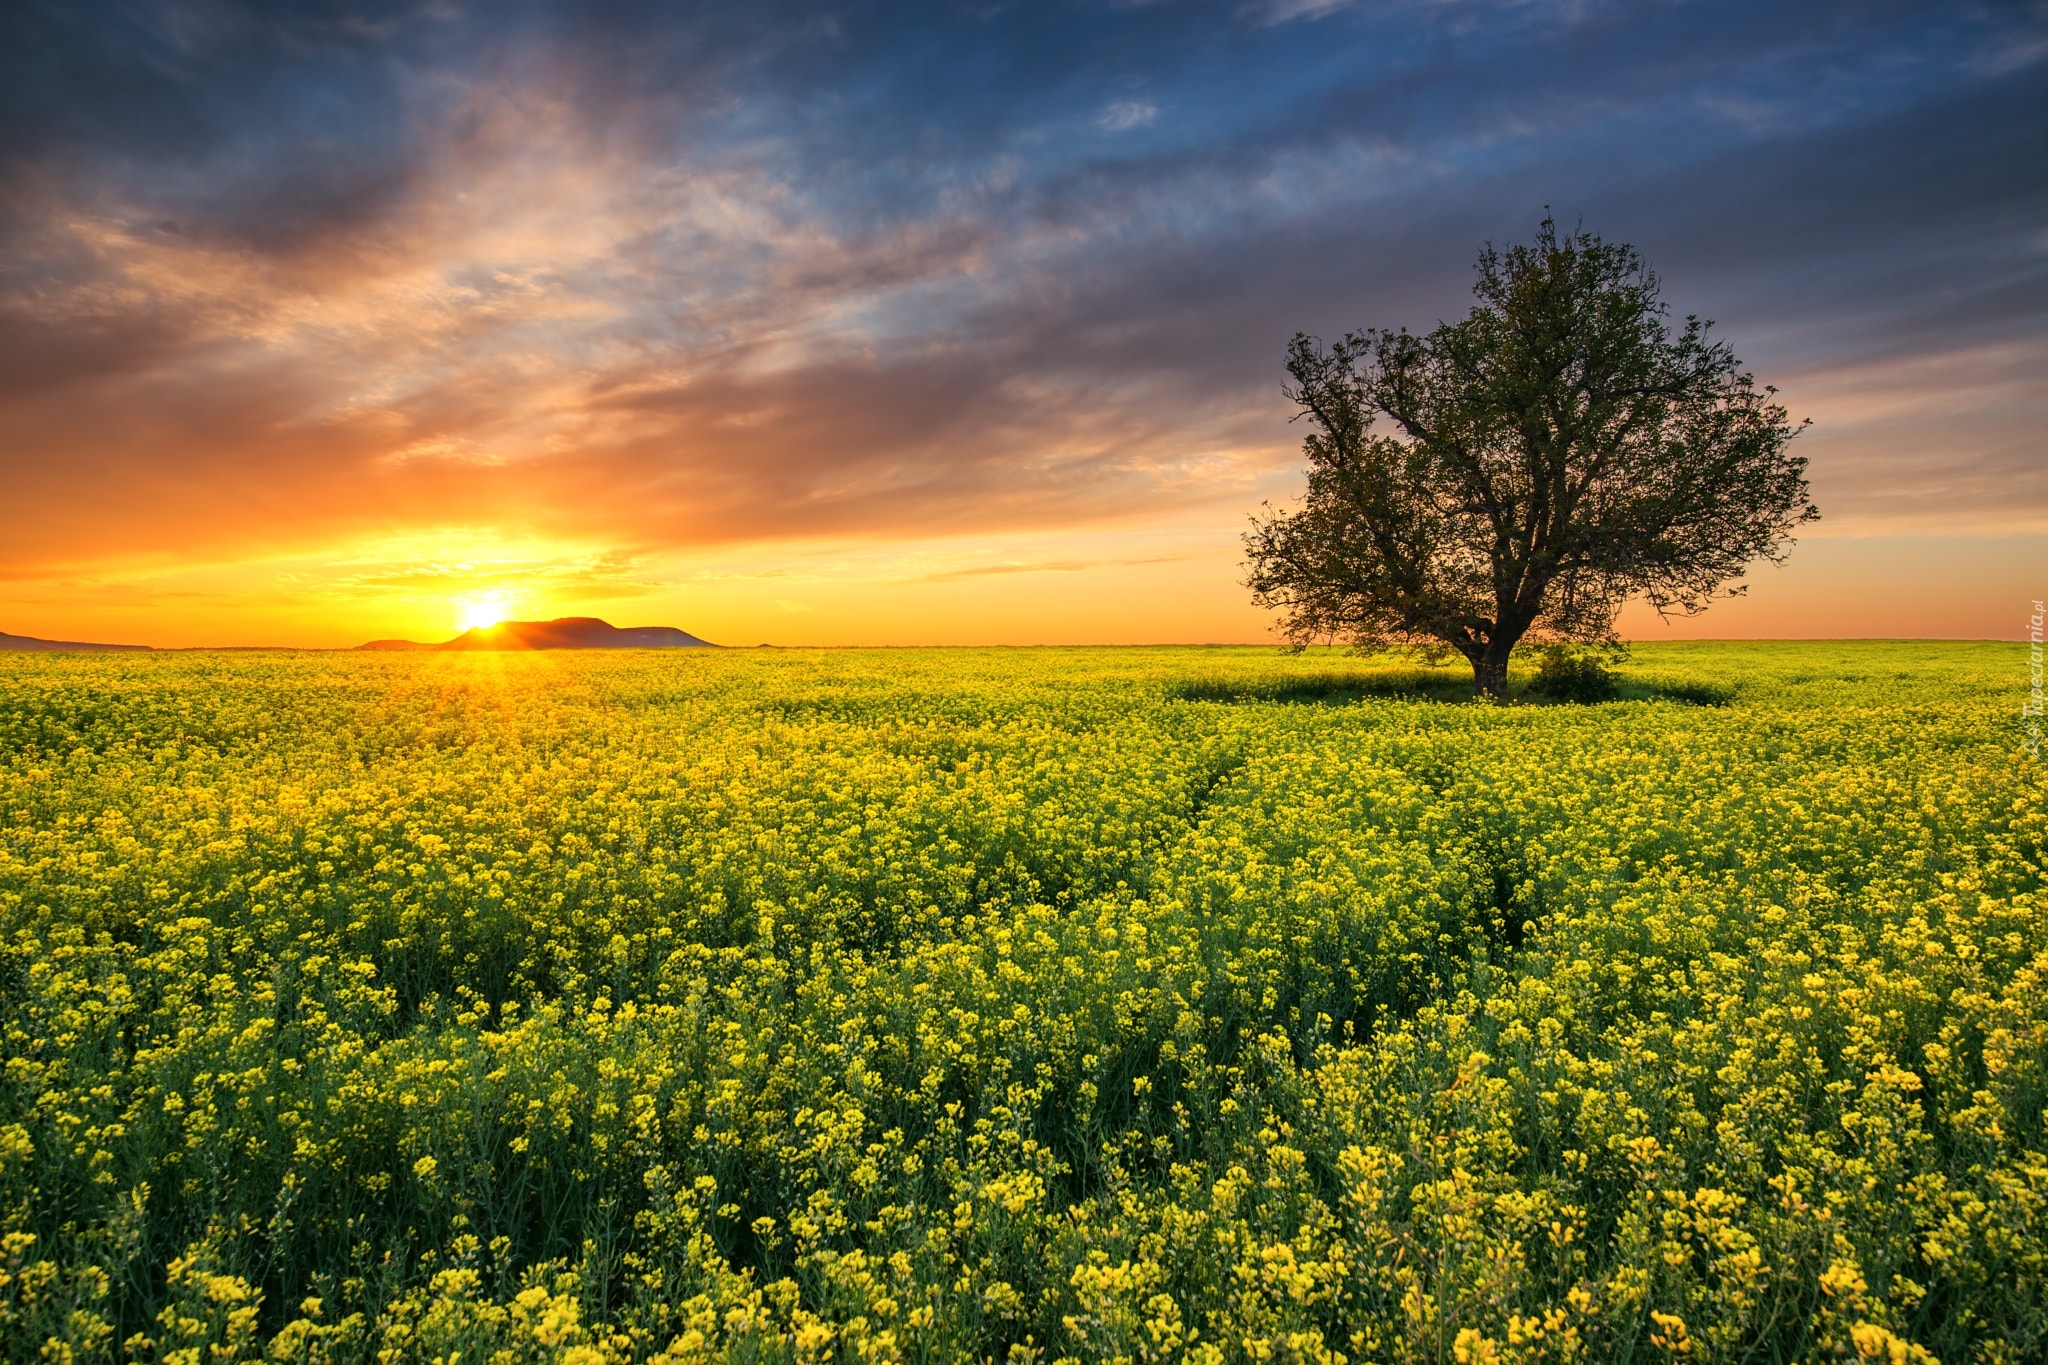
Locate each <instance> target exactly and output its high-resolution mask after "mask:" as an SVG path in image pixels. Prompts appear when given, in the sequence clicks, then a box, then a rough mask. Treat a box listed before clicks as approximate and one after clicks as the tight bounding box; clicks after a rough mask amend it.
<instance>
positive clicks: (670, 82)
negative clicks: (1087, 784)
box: [0, 0, 2048, 646]
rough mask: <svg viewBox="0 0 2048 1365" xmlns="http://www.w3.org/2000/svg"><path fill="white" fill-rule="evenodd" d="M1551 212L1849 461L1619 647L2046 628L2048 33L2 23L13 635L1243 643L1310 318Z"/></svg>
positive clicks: (1022, 24) (656, 12) (380, 18)
mask: <svg viewBox="0 0 2048 1365" xmlns="http://www.w3.org/2000/svg"><path fill="white" fill-rule="evenodd" d="M1546 209H1548V210H1549V211H1551V212H1553V213H1554V214H1555V215H1556V216H1557V218H1558V220H1559V221H1560V222H1562V223H1565V224H1583V225H1584V226H1585V227H1586V228H1587V229H1589V230H1592V231H1594V232H1597V233H1599V234H1601V235H1602V236H1604V237H1606V238H1608V239H1609V240H1619V241H1626V242H1630V243H1633V244H1634V245H1635V246H1636V247H1637V248H1639V249H1640V250H1641V251H1642V252H1643V254H1644V255H1645V256H1646V257H1647V258H1648V260H1649V261H1650V263H1651V265H1652V266H1653V267H1654V268H1655V269H1656V270H1657V271H1658V273H1659V275H1660V276H1661V278H1662V280H1663V282H1664V297H1665V299H1666V300H1667V301H1668V302H1669V303H1670V304H1671V306H1672V308H1673V310H1674V312H1676V313H1678V314H1687V313H1698V314H1700V315H1703V316H1705V317H1708V318H1711V319H1713V320H1714V321H1715V323H1716V328H1715V332H1716V334H1717V335H1719V336H1721V337H1723V338H1725V339H1726V340H1728V341H1729V342H1730V343H1731V344H1732V345H1733V346H1734V348H1735V350H1736V353H1737V354H1738V355H1739V356H1740V357H1741V359H1742V361H1743V364H1744V366H1745V368H1747V369H1750V370H1752V371H1754V372H1755V374H1756V375H1757V377H1758V379H1759V380H1760V381H1762V382H1766V383H1770V384H1773V385H1775V386H1777V388H1778V389H1779V391H1780V396H1781V398H1782V401H1784V402H1785V403H1786V404H1787V406H1788V407H1789V408H1790V409H1791V411H1792V412H1793V414H1794V415H1795V416H1796V417H1802V418H1805V417H1810V418H1812V419H1813V425H1812V427H1811V428H1810V429H1809V430H1807V431H1806V432H1805V434H1803V435H1802V436H1801V437H1800V438H1799V444H1798V449H1799V451H1800V452H1801V453H1803V454H1804V455H1805V456H1806V457H1807V458H1808V459H1809V461H1810V469H1809V474H1810V477H1811V480H1812V487H1813V496H1814V500H1815V502H1816V503H1817V505H1818V506H1819V507H1820V509H1821V512H1822V514H1823V518H1822V520H1821V521H1820V522H1819V523H1817V524H1816V525H1813V526H1810V527H1806V528H1803V529H1802V531H1801V533H1800V538H1799V543H1798V544H1797V545H1796V546H1795V547H1794V548H1793V549H1792V552H1791V554H1790V557H1789V558H1788V560H1787V562H1786V563H1785V564H1784V565H1783V566H1772V565H1767V564H1766V565H1760V566H1758V567H1756V568H1754V569H1753V570H1752V571H1751V572H1750V574H1749V576H1748V579H1747V581H1748V583H1749V585H1750V587H1749V592H1748V595H1747V596H1746V597H1744V598H1742V599H1739V600H1735V601H1730V602H1725V603H1721V604H1719V605H1716V606H1715V607H1714V608H1712V609H1711V610H1710V611H1708V612H1707V613H1706V614H1705V615H1703V616H1701V617H1698V618H1696V619H1693V620H1689V621H1681V622H1664V621H1660V620H1659V619H1658V618H1657V617H1656V616H1655V615H1654V614H1651V613H1648V612H1647V611H1646V610H1644V609H1641V608H1631V610H1630V611H1629V612H1628V613H1627V614H1626V615H1625V617H1624V623H1623V624H1624V630H1625V632H1626V633H1627V634H1629V635H1630V636H1632V637H1633V638H1636V639H1640V640H1655V639H1663V638H1678V637H1688V636H1690V637H1724V638H1734V637H1759V636H1785V637H1842V636H1894V637H1897V636H1943V637H1973V638H2016V637H2017V636H2018V635H2019V634H2020V633H2021V632H2022V631H2023V629H2024V627H2025V624H2026V615H2027V613H2028V611H2029V609H2030V605H2031V601H2032V599H2034V598H2039V597H2044V596H2048V438H2044V436H2043V435H2042V433H2043V432H2044V431H2048V325H2044V324H2048V6H2044V5H2042V4H2039V3H2004V4H1972V3H1967V2H1965V3H1944V4H1891V3H1885V0H1854V2H1853V3H1852V2H1850V0H1844V2H1843V3H1831V2H1830V0H1803V2H1802V3H1800V4H1796V5H1785V4H1777V3H1761V2H1760V0H1716V2H1715V3H1685V2H1683V0H1672V2H1670V3H1643V4H1612V3H1601V2H1600V0H1566V2H1565V3H1545V2H1544V0H1526V2H1524V3H1496V2H1492V0H1412V2H1411V0H1358V2H1357V3H1345V2H1344V0H1233V2H1231V3H1218V4H1210V3H1200V2H1198V0H1153V2H1152V3H1102V4H1053V3H1046V4H999V3H979V4H960V5H925V4H918V3H908V2H907V0H890V3H879V4H871V5H862V4H836V5H835V4H783V3H779V0H749V3H747V4H744V5H711V4H699V5H675V4H663V5H655V4H635V3H625V2H623V0H620V2H611V0H582V2H581V3H564V4H544V3H533V2H532V0H499V2H498V3H492V4H464V3H456V2H455V0H429V2H428V3H391V4H348V3H309V4H266V5H247V4H238V3H232V2H231V0H205V2H199V3H157V4H148V3H139V2H137V0H129V2H128V3H118V4H95V3H89V2H85V0H68V2H67V3H42V2H41V0H14V3H10V4H9V5H7V6H5V7H4V8H0V630H4V631H8V632H12V633H15V634H30V635H40V636H44V637H52V638H63V639H100V640H118V641H133V642H140V643H148V644H155V645H160V646H177V645H203V644H279V645H304V646H339V645H351V644H355V643H359V642H361V641H363V640H366V639H370V638H376V637H384V636H408V637H410V638H415V639H442V638H446V637H448V636H450V635H453V634H454V633H455V632H456V631H457V630H458V629H460V628H462V627H463V626H464V625H466V624H469V623H473V622H476V621H481V620H487V619H495V618H497V617H500V616H511V617H519V618H545V617H551V616H558V615H571V614H575V615H596V616H602V617H604V618H606V619H608V620H611V621H613V622H614V623H617V624H621V625H643V624H665V625H676V626H681V627H682V628H684V629H686V630H690V631H693V632H695V633H696V634H698V635H701V636H704V637H706V638H708V639H712V640H715V641H718V642H720V643H731V644H753V643H757V642H763V641H772V642H775V643H782V644H798V643H816V644H920V643H928V644H949V643H995V644H1039V643H1045V644H1058V643H1118V642H1127V643H1153V642H1224V641H1258V640H1266V639H1271V638H1273V637H1272V635H1271V624H1272V623H1271V621H1270V619H1269V618H1268V616H1267V615H1266V614H1264V613H1262V612H1260V611H1258V610H1256V609H1255V608H1254V607H1253V606H1252V605H1251V603H1250V600H1249V594H1248V593H1247V592H1246V590H1245V589H1244V588H1243V586H1242V579H1243V575H1244V570H1243V567H1242V565H1241V563H1240V560H1241V558H1242V547H1241V544H1240V540H1239V537H1240V535H1241V533H1242V532H1243V530H1244V529H1245V527H1246V525H1247V518H1248V516H1249V515H1250V514H1252V513H1253V512H1255V511H1256V510H1257V509H1258V508H1259V507H1260V505H1261V504H1262V503H1263V502H1266V501H1269V500H1270V501H1271V502H1273V503H1274V504H1276V505H1284V504H1285V503H1286V502H1287V500H1289V499H1290V498H1293V497H1295V496H1298V494H1299V493H1300V491H1301V489H1302V487H1303V473H1302V469H1303V458H1302V455H1301V451H1300V439H1301V434H1302V432H1301V428H1299V427H1298V426H1291V425H1290V424H1289V421H1288V418H1289V416H1290V414H1291V412H1292V408H1291V405H1290V404H1289V403H1288V402H1287V401H1286V399H1285V398H1284V397H1283V395H1282V393H1281V385H1282V380H1283V379H1284V374H1283V371H1282V368H1281V363H1282V357H1283V350H1284V347H1285V345H1286V343H1287V340H1288V338H1289V337H1291V336H1292V335H1293V334H1294V333H1295V332H1296V331H1307V332H1310V333H1312V334H1315V335H1320V336H1329V337H1335V336H1337V335H1340V334H1342V333H1343V332H1345V331H1347V330H1349V329H1352V328H1358V327H1366V326H1400V325H1406V326H1409V327H1411V328H1416V329H1418V330H1419V329H1424V328H1427V327H1429V326H1432V325H1434V324H1435V323H1436V322H1438V321H1439V320H1443V319H1448V318H1454V317H1458V316H1462V315H1463V313H1464V312H1465V311H1466V310H1467V309H1468V308H1469V307H1470V306H1471V304H1472V298H1471V293H1470V289H1471V283H1472V275H1473V262H1474V259H1475V257H1476V256H1477V254H1478V251H1479V249H1480V248H1481V246H1482V245H1483V244H1485V243H1487V242H1496V243H1503V244H1505V243H1509V242H1515V241H1526V240H1528V239H1529V238H1530V237H1531V236H1532V235H1533V232H1534V230H1535V228H1536V226H1537V224H1538V223H1539V222H1540V221H1541V219H1542V218H1543V216H1544V214H1545V211H1546Z"/></svg>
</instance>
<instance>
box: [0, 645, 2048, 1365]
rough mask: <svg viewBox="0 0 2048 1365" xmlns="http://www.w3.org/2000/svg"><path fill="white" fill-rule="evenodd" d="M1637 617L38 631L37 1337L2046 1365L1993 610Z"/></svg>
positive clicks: (29, 748)
mask: <svg viewBox="0 0 2048 1365" xmlns="http://www.w3.org/2000/svg"><path fill="white" fill-rule="evenodd" d="M1624 675H1625V677H1626V678H1627V679H1628V680H1629V681H1628V685H1627V687H1626V689H1625V692H1626V696H1627V699H1625V700H1622V701H1618V702H1614V703H1609V704H1604V705H1600V706H1584V707H1580V706H1536V705H1518V706H1514V707H1510V708H1506V709H1496V708H1491V707H1483V706H1475V705H1472V704H1469V703H1459V702H1456V701H1455V700H1450V699H1452V698H1455V697H1456V695H1457V693H1458V685H1457V683H1456V680H1455V679H1454V678H1451V677H1450V676H1449V675H1448V674H1444V675H1436V674H1431V673H1429V672H1428V671H1427V670H1418V669H1416V668H1415V667H1413V666H1409V665H1401V664H1395V663H1377V662H1374V661H1370V660H1358V659H1351V658H1348V657H1345V656H1343V655H1341V654H1310V655H1306V656H1289V655H1285V654H1281V653H1278V652H1276V651H1273V650H1259V649H1235V650H1220V649H1219V650H1197V649H1183V650H1164V649H1162V650H1074V651H1064V650H991V651H874V652H861V651H833V652H807V651H767V650H761V651H745V652H742V651H731V652H713V651H669V652H660V651H650V652H621V653H605V654H534V655H470V656H464V655H438V654H425V655H420V654H411V655H317V654H239V655H228V654H166V655H142V656H123V655H97V656H95V655H40V656H39V655H26V656H22V655H17V656H10V657H4V658H0V1028H4V1030H5V1041H4V1045H0V1056H4V1061H5V1079H4V1085H0V1354H4V1356H5V1358H6V1359H8V1360H10V1361H28V1360H35V1359H39V1358H40V1359H44V1360H51V1361H81V1362H82V1361H99V1360H119V1359H124V1358H134V1359H138V1360H149V1361H165V1362H178V1363H179V1365H217V1363H218V1362H225V1361H240V1360H258V1359H272V1360H294V1361H296V1360H305V1361H330V1360H331V1361H378V1362H427V1361H439V1362H463V1363H464V1365H467V1363H468V1362H477V1363H478V1365H482V1363H483V1362H490V1361H508V1362H509V1361H558V1362H563V1363H564V1365H569V1363H570V1362H576V1363H579V1365H594V1363H595V1362H602V1361H614V1360H653V1361H664V1362H682V1361H699V1360H711V1359H729V1360H749V1361H752V1360H760V1361H824V1360H838V1361H857V1360H859V1361H864V1360H877V1361H880V1360H917V1361H970V1360H996V1361H1043V1362H1048V1363H1049V1362H1053V1361H1058V1360H1063V1359H1071V1360H1076V1361H1097V1360H1114V1361H1125V1362H1140V1361H1144V1362H1151V1361H1169V1360H1170V1361H1189V1362H1221V1361H1317V1362H1337V1361H1346V1362H1363V1361H1379V1362H1423V1361H1427V1362H1432V1363H1433V1365H1451V1363H1453V1362H1455V1365H1479V1363H1480V1362H1523V1361H1527V1362H1535V1361H1587V1362H1618V1361H1671V1360H1685V1361H1703V1362H1704V1361H1731V1362H1732V1361H1795V1360H1796V1361H1819V1360H1834V1361H1849V1360H1859V1359H1861V1360H1867V1361H1884V1362H1907V1361H1927V1360H1930V1359H1939V1360H1941V1361H1944V1362H1958V1363H1960V1362H2021V1361H2040V1360H2042V1359H2044V1358H2048V1279H2044V1277H2048V1129H2044V1101H2048V982H2044V976H2048V903H2044V899H2043V886H2042V864H2043V858H2044V852H2043V849H2044V844H2048V799H2044V798H2048V781H2044V774H2043V769H2042V767H2041V765H2040V764H2039V763H2037V762H2034V761H2031V760H2029V759H2027V758H2026V757H2025V756H2024V754H2023V753H2022V751H2021V748H2020V743H2019V737H2020V736H2019V707H2020V699H2021V693H2020V688H2021V686H2022V681H2021V672H2020V654H2019V650H2018V648H2017V647H2015V646H1997V645H1932V644H1918V645H1909V644H1880V643H1866V644H1846V645H1754V646H1733V645H1723V646H1690V647H1688V646H1664V647H1661V648H1644V649H1640V650H1639V651H1638V652H1637V654H1636V656H1635V658H1634V660H1633V662H1632V663H1631V664H1630V665H1628V666H1627V668H1626V669H1625V670H1624ZM1701 703H1707V704H1701Z"/></svg>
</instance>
